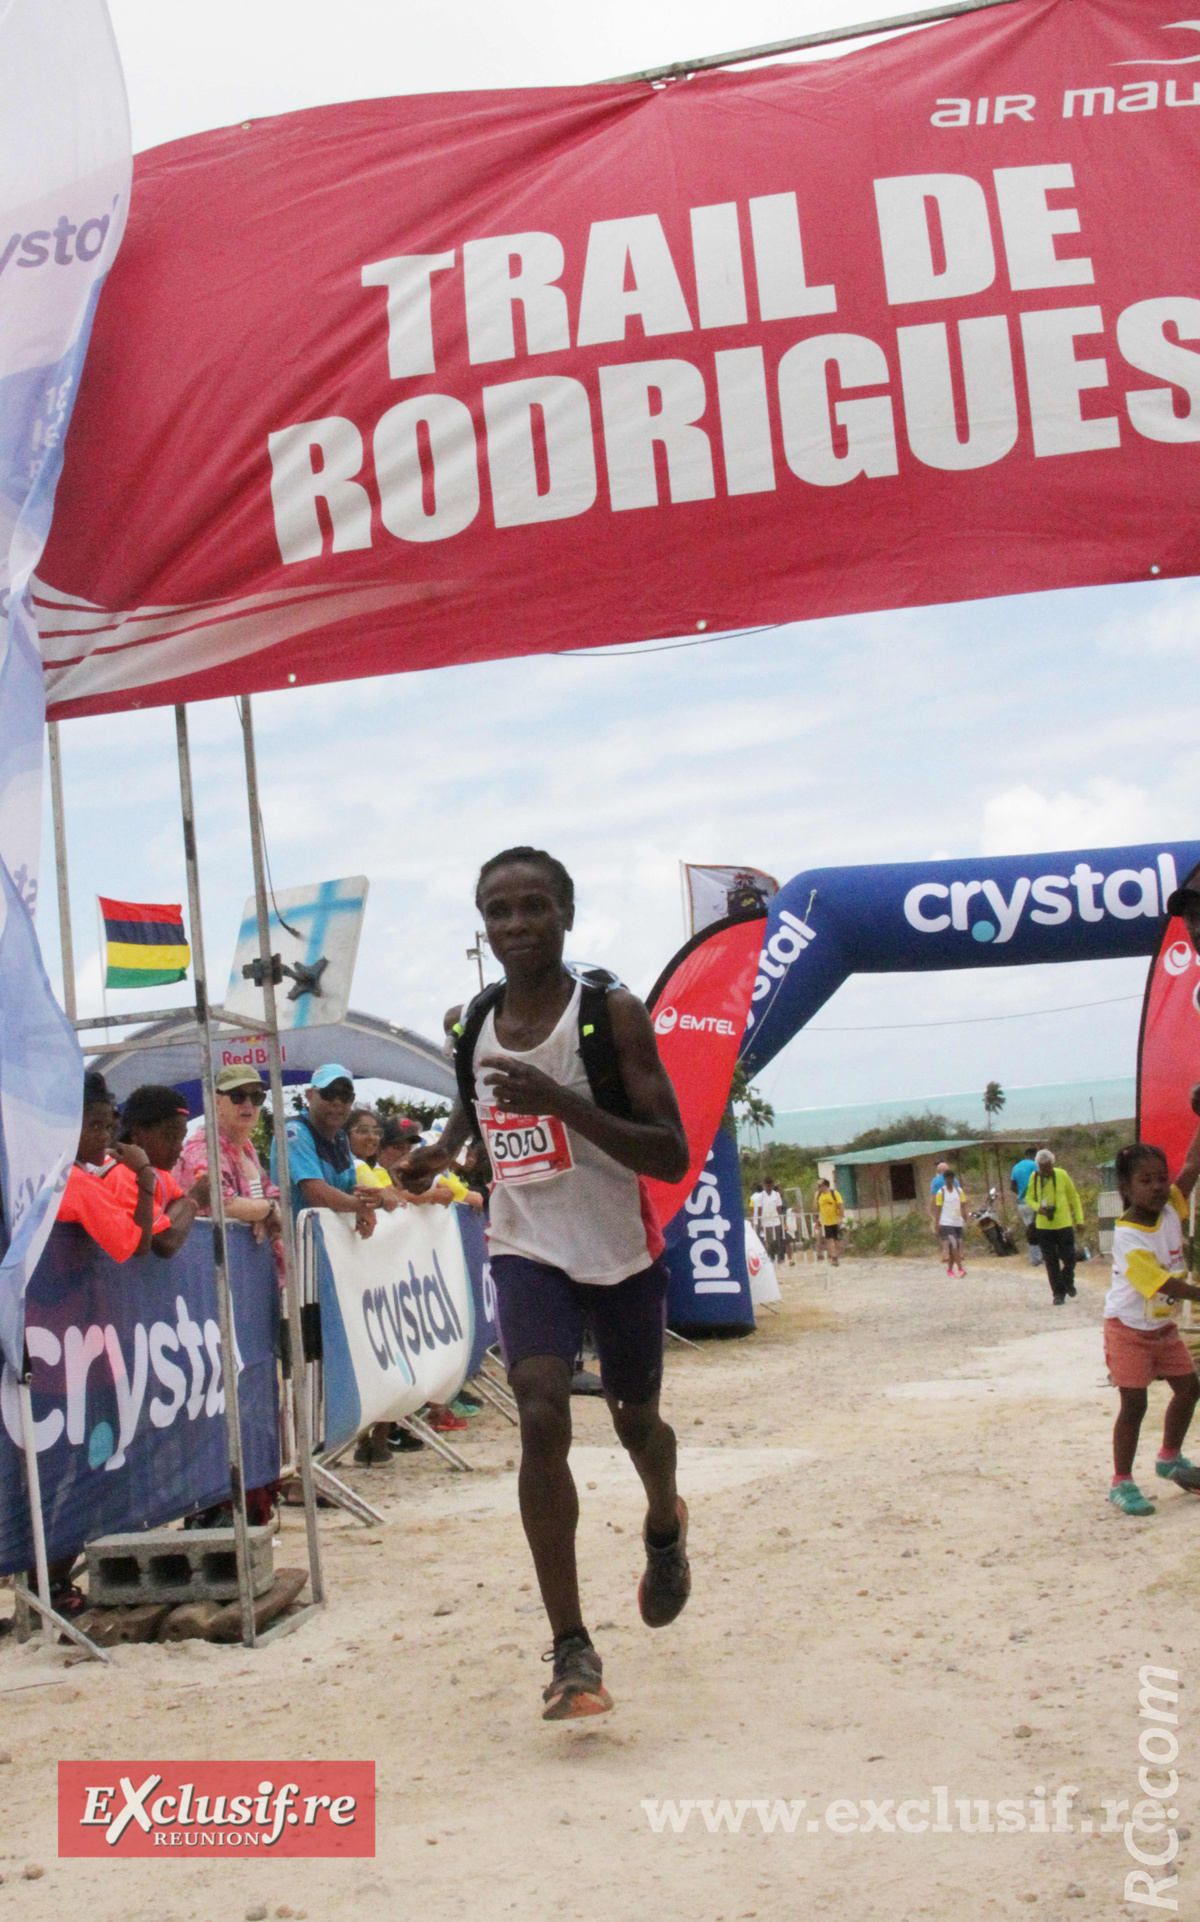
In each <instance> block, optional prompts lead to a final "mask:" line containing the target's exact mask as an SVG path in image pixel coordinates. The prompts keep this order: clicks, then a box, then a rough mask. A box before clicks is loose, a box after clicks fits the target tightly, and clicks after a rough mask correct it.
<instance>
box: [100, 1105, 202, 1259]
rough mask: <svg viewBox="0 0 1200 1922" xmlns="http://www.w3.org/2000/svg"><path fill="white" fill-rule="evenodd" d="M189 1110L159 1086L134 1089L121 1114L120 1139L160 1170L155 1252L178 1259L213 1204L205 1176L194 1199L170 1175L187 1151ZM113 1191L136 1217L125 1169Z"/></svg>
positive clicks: (116, 1175)
mask: <svg viewBox="0 0 1200 1922" xmlns="http://www.w3.org/2000/svg"><path fill="white" fill-rule="evenodd" d="M187 1124H188V1105H187V1102H186V1101H185V1100H184V1099H183V1096H182V1095H181V1094H180V1093H179V1090H178V1089H177V1088H165V1087H160V1086H156V1085H155V1084H154V1083H153V1082H150V1083H148V1084H147V1086H146V1087H144V1088H135V1089H134V1091H133V1093H132V1094H131V1095H130V1097H129V1099H128V1101H127V1102H126V1103H125V1106H124V1108H123V1109H122V1111H121V1140H122V1142H124V1143H128V1144H129V1145H131V1146H132V1147H135V1148H140V1149H142V1151H143V1153H144V1154H145V1156H146V1159H147V1161H148V1163H149V1165H150V1166H151V1167H152V1168H153V1169H154V1171H155V1180H154V1207H155V1219H154V1232H153V1235H152V1237H151V1243H150V1245H151V1247H152V1248H153V1249H154V1252H155V1254H156V1255H164V1256H165V1255H173V1254H175V1253H176V1252H177V1250H178V1249H180V1248H182V1246H183V1244H184V1242H185V1241H186V1240H187V1238H188V1235H189V1234H190V1232H191V1227H192V1223H193V1221H195V1219H196V1216H197V1215H198V1214H199V1213H200V1210H201V1208H207V1207H208V1206H209V1205H210V1191H209V1177H208V1175H207V1174H203V1175H200V1176H199V1177H198V1178H197V1180H196V1182H195V1184H194V1186H193V1188H192V1191H191V1193H190V1194H186V1195H185V1194H184V1192H183V1189H182V1188H181V1187H180V1185H179V1183H178V1182H177V1181H176V1179H175V1177H174V1175H173V1174H172V1173H171V1170H172V1168H173V1167H174V1166H175V1163H176V1162H177V1161H178V1159H179V1156H180V1154H181V1152H182V1150H183V1141H184V1136H185V1135H186V1133H187ZM109 1179H110V1181H111V1182H112V1185H113V1189H114V1192H115V1193H116V1194H118V1195H119V1196H120V1197H121V1199H122V1200H123V1201H124V1202H125V1203H126V1205H127V1206H128V1208H129V1211H130V1213H131V1214H132V1212H133V1202H134V1200H135V1196H134V1186H135V1183H134V1177H133V1175H132V1174H131V1173H130V1171H129V1169H128V1168H126V1167H118V1168H114V1170H113V1172H112V1174H111V1176H110V1177H109Z"/></svg>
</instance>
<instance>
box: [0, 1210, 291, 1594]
mask: <svg viewBox="0 0 1200 1922" xmlns="http://www.w3.org/2000/svg"><path fill="white" fill-rule="evenodd" d="M228 1235H229V1238H228V1250H229V1284H230V1287H231V1289H232V1291H233V1309H234V1315H235V1317H236V1322H237V1344H236V1345H237V1351H238V1396H239V1403H240V1407H241V1420H242V1448H243V1450H244V1453H245V1472H246V1486H247V1487H248V1488H260V1487H261V1486H262V1485H263V1484H264V1483H265V1482H269V1481H273V1480H274V1478H275V1476H276V1475H277V1474H278V1473H279V1415H278V1406H279V1397H278V1386H277V1379H276V1364H275V1339H276V1329H277V1326H278V1318H279V1308H278V1301H279V1292H278V1288H277V1286H276V1282H275V1266H274V1263H273V1261H272V1259H271V1250H270V1248H269V1247H267V1246H266V1245H265V1244H262V1245H260V1244H259V1243H258V1242H256V1241H255V1239H254V1237H253V1235H252V1234H251V1233H250V1230H249V1229H248V1228H246V1227H244V1226H243V1225H242V1224H241V1223H239V1222H236V1221H233V1222H230V1223H229V1230H228ZM26 1306H27V1317H26V1327H25V1339H26V1341H27V1343H28V1345H29V1353H30V1355H31V1357H32V1360H33V1384H32V1393H33V1413H34V1424H33V1434H34V1442H35V1444H36V1447H37V1451H38V1469H39V1473H40V1477H41V1484H42V1509H43V1513H44V1516H45V1522H46V1547H47V1549H48V1551H49V1554H50V1558H51V1560H52V1561H53V1560H54V1558H55V1557H56V1556H59V1555H70V1554H74V1553H75V1552H76V1551H77V1550H78V1549H80V1548H81V1547H82V1546H83V1544H84V1543H85V1542H89V1541H93V1540H94V1539H95V1538H96V1536H98V1535H120V1534H125V1533H127V1532H128V1531H130V1530H131V1529H135V1528H156V1527H159V1526H161V1525H162V1524H163V1523H165V1522H170V1521H174V1519H175V1517H176V1516H177V1515H185V1514H188V1513H189V1512H190V1511H191V1510H192V1509H194V1508H203V1507H206V1506H207V1505H208V1504H209V1503H211V1502H219V1501H224V1500H226V1499H227V1497H228V1495H229V1454H228V1447H227V1443H226V1439H225V1419H224V1417H225V1382H224V1372H223V1370H224V1361H223V1357H222V1354H221V1334H220V1329H219V1328H218V1326H217V1289H216V1278H215V1274H214V1270H213V1252H212V1223H211V1222H210V1221H198V1222H197V1223H196V1225H195V1227H194V1228H193V1229H192V1231H191V1233H190V1235H189V1236H188V1238H187V1240H186V1241H185V1243H184V1245H183V1247H182V1248H181V1249H180V1250H179V1252H178V1254H175V1255H171V1256H170V1257H169V1259H167V1260H165V1261H164V1260H161V1259H160V1258H159V1257H158V1256H157V1255H148V1256H146V1257H145V1258H144V1259H143V1260H138V1259H136V1258H135V1259H134V1260H132V1261H126V1262H119V1261H112V1260H110V1258H109V1257H108V1255H106V1254H104V1253H103V1251H102V1250H101V1249H100V1248H98V1247H97V1246H96V1244H95V1242H94V1241H92V1240H91V1238H90V1237H89V1236H88V1234H87V1233H86V1231H85V1230H84V1229H83V1228H80V1227H77V1226H76V1225H75V1224H74V1223H73V1222H59V1223H58V1224H57V1225H56V1226H55V1227H54V1228H53V1229H52V1230H51V1233H50V1239H49V1241H48V1242H47V1244H46V1252H45V1254H44V1255H43V1256H42V1259H41V1262H40V1263H39V1265H38V1271H37V1274H36V1275H35V1276H34V1279H33V1282H32V1284H31V1286H30V1289H29V1294H28V1296H27V1301H26ZM0 1417H2V1421H0V1571H3V1572H6V1573H7V1572H11V1571H12V1570H14V1569H23V1568H28V1567H29V1565H30V1563H31V1562H32V1560H33V1538H32V1534H31V1532H30V1526H29V1502H28V1499H27V1496H26V1493H25V1479H24V1462H23V1460H22V1456H21V1422H20V1413H19V1410H18V1406H17V1390H16V1382H15V1379H14V1376H13V1372H12V1370H11V1369H10V1368H9V1367H8V1366H7V1364H6V1365H5V1368H4V1371H3V1375H2V1376H0Z"/></svg>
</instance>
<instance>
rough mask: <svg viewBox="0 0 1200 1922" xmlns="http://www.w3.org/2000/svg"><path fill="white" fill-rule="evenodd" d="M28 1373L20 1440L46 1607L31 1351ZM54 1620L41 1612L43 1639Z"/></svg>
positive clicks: (20, 1387)
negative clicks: (29, 1372)
mask: <svg viewBox="0 0 1200 1922" xmlns="http://www.w3.org/2000/svg"><path fill="white" fill-rule="evenodd" d="M25 1367H26V1375H25V1379H24V1381H20V1382H18V1383H17V1400H18V1402H19V1404H20V1409H21V1441H22V1444H23V1446H24V1449H25V1482H26V1486H27V1488H28V1491H29V1519H30V1521H31V1523H32V1525H33V1564H34V1568H35V1569H36V1571H37V1590H38V1599H39V1601H40V1602H41V1604H42V1607H43V1608H49V1606H50V1565H49V1563H48V1562H47V1560H46V1524H45V1522H44V1521H43V1519H42V1478H41V1476H40V1474H39V1473H38V1459H37V1445H36V1443H35V1442H34V1439H33V1400H32V1397H31V1396H30V1393H29V1375H28V1368H29V1355H28V1350H27V1351H26V1356H25ZM54 1634H55V1629H54V1624H53V1622H52V1621H50V1619H49V1617H48V1616H45V1615H43V1616H42V1640H43V1641H44V1642H50V1643H51V1644H52V1643H53V1641H54Z"/></svg>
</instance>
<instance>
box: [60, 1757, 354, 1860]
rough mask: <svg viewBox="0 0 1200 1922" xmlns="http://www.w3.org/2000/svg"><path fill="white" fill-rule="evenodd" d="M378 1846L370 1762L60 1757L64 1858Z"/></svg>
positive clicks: (327, 1851) (346, 1850)
mask: <svg viewBox="0 0 1200 1922" xmlns="http://www.w3.org/2000/svg"><path fill="white" fill-rule="evenodd" d="M205 1851H211V1852H212V1853H214V1854H216V1853H220V1854H221V1855H223V1856H229V1855H230V1854H233V1855H245V1854H247V1853H251V1854H257V1853H260V1852H261V1853H264V1854H268V1855H277V1856H281V1855H287V1856H293V1855H346V1856H352V1855H368V1856H373V1855H374V1853H375V1764H374V1762H242V1761H237V1762H60V1763H59V1765H58V1852H59V1854H60V1855H99V1856H108V1857H110V1858H113V1857H116V1856H129V1855H155V1856H161V1855H172V1854H174V1855H179V1856H182V1855H184V1854H187V1853H190V1854H192V1855H196V1854H201V1853H203V1852H205Z"/></svg>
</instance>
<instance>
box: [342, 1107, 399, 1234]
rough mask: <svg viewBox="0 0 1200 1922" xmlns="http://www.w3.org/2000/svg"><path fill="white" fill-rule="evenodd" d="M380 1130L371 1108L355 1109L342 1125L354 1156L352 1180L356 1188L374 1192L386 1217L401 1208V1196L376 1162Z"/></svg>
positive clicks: (378, 1122)
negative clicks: (344, 1127)
mask: <svg viewBox="0 0 1200 1922" xmlns="http://www.w3.org/2000/svg"><path fill="white" fill-rule="evenodd" d="M382 1137H383V1129H382V1127H381V1125H380V1121H379V1116H378V1115H377V1114H376V1113H375V1110H374V1108H355V1110H354V1112H353V1114H352V1115H351V1116H350V1119H349V1121H348V1122H347V1124H346V1139H347V1141H348V1142H349V1143H350V1147H351V1149H352V1150H353V1153H354V1179H355V1181H356V1182H357V1183H358V1185H359V1187H360V1188H369V1189H374V1190H376V1192H377V1193H378V1196H379V1206H380V1207H381V1208H382V1209H383V1210H384V1212H385V1213H386V1214H389V1215H390V1214H391V1213H392V1212H393V1210H394V1209H396V1208H403V1206H404V1196H403V1195H402V1194H401V1192H400V1190H399V1189H398V1188H397V1186H396V1184H395V1182H394V1181H393V1180H392V1177H391V1175H390V1174H389V1173H388V1171H387V1169H386V1168H385V1167H384V1166H383V1164H382V1162H381V1161H380V1159H379V1150H380V1144H381V1141H382Z"/></svg>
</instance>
